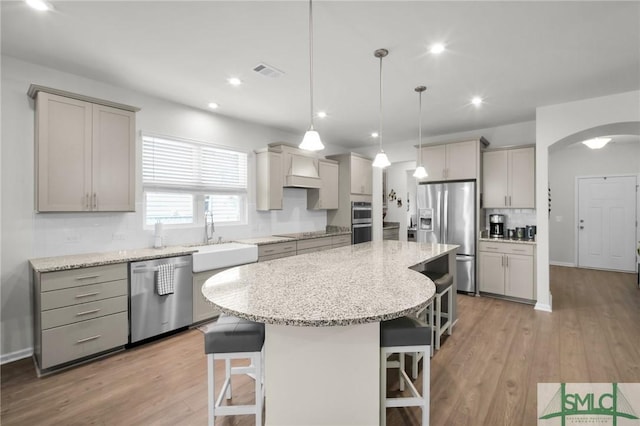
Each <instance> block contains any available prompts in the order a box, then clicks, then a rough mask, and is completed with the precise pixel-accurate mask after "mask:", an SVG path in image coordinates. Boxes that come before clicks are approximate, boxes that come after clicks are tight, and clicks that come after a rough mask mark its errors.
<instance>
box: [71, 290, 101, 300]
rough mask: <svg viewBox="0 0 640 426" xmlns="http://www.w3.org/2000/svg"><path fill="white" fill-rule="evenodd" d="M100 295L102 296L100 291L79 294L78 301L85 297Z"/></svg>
mask: <svg viewBox="0 0 640 426" xmlns="http://www.w3.org/2000/svg"><path fill="white" fill-rule="evenodd" d="M98 294H100V292H99V291H94V292H93V293H85V294H78V295H76V299H81V298H83V297H91V296H97V295H98Z"/></svg>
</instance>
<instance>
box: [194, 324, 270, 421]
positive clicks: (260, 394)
mask: <svg viewBox="0 0 640 426" xmlns="http://www.w3.org/2000/svg"><path fill="white" fill-rule="evenodd" d="M202 331H203V332H204V352H205V353H206V354H207V370H208V407H209V416H208V417H209V426H213V424H214V422H215V416H228V415H238V414H255V416H256V425H258V426H261V425H262V406H263V399H264V386H263V380H262V373H263V356H262V347H263V345H264V324H262V323H257V322H253V321H249V320H246V319H242V318H237V317H234V316H231V315H224V314H223V315H220V317H219V318H218V320H217V321H216V322H215V323H212V324H209V325H208V326H205V327H203V329H202ZM232 359H250V360H251V364H250V365H249V366H244V367H231V360H232ZM216 360H224V361H225V380H224V383H223V385H222V389H221V390H220V395H219V396H218V398H217V399H216V395H215V361H216ZM233 374H247V375H249V376H251V377H253V379H254V380H255V404H253V405H221V404H222V398H223V396H225V395H226V398H227V399H231V398H232V389H231V375H233Z"/></svg>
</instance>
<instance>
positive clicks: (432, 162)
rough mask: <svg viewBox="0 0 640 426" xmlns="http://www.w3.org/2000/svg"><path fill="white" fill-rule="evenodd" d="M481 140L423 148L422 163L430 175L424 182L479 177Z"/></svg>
mask: <svg viewBox="0 0 640 426" xmlns="http://www.w3.org/2000/svg"><path fill="white" fill-rule="evenodd" d="M481 143H482V141H481V140H470V141H464V142H454V143H448V144H446V145H435V146H426V147H423V148H422V163H423V164H424V167H425V169H427V173H428V174H429V176H427V178H425V179H422V181H423V182H429V181H446V180H463V179H478V177H479V176H478V163H479V156H480V144H481Z"/></svg>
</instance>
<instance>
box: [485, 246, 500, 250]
mask: <svg viewBox="0 0 640 426" xmlns="http://www.w3.org/2000/svg"><path fill="white" fill-rule="evenodd" d="M487 249H488V250H498V247H491V246H487Z"/></svg>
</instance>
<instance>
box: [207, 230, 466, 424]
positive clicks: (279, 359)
mask: <svg viewBox="0 0 640 426" xmlns="http://www.w3.org/2000/svg"><path fill="white" fill-rule="evenodd" d="M457 247H458V246H455V245H444V244H424V243H415V242H407V241H379V242H370V243H363V244H357V245H352V246H347V247H341V248H337V249H332V250H326V251H321V252H315V253H309V254H304V255H298V256H293V257H288V258H283V259H276V260H272V261H268V262H261V263H254V264H250V265H244V266H239V267H235V268H232V269H229V270H226V271H223V272H221V273H219V274H217V275H214V276H213V277H211V278H210V279H208V280H207V281H206V283H205V284H204V285H203V287H202V293H203V295H204V296H205V297H206V298H207V299H208V300H209V301H210V302H211V303H213V304H214V305H216V306H217V307H218V308H220V309H221V310H222V311H223V312H225V313H228V314H230V315H235V316H238V317H241V318H246V319H249V320H252V321H259V322H263V323H265V324H266V337H265V390H266V402H265V407H266V417H265V418H266V424H267V425H278V426H286V425H291V426H294V425H295V426H303V425H326V426H338V425H350V426H354V425H367V426H370V425H376V424H378V422H379V418H378V416H379V398H380V395H379V374H380V355H379V353H380V351H379V348H380V341H379V339H380V336H379V333H380V321H384V320H389V319H393V318H397V317H400V316H403V315H407V314H411V313H413V312H415V311H416V310H419V309H420V308H422V307H424V306H426V305H427V304H428V303H429V301H431V299H432V298H433V297H434V294H435V286H434V285H433V282H432V281H431V280H430V279H428V278H427V277H426V276H424V275H423V274H421V273H419V272H417V271H420V270H423V269H425V267H424V265H425V264H426V268H427V269H431V268H430V265H435V268H436V270H439V271H440V272H447V271H448V272H450V273H451V274H453V275H454V280H455V270H456V268H455V254H456V249H457ZM443 268H445V269H446V270H444V271H443V270H442V269H443ZM454 286H455V281H454ZM454 288H455V287H454ZM453 297H454V306H455V292H454V293H453ZM452 316H455V310H454V312H453V314H452ZM453 320H454V321H455V318H453Z"/></svg>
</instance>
